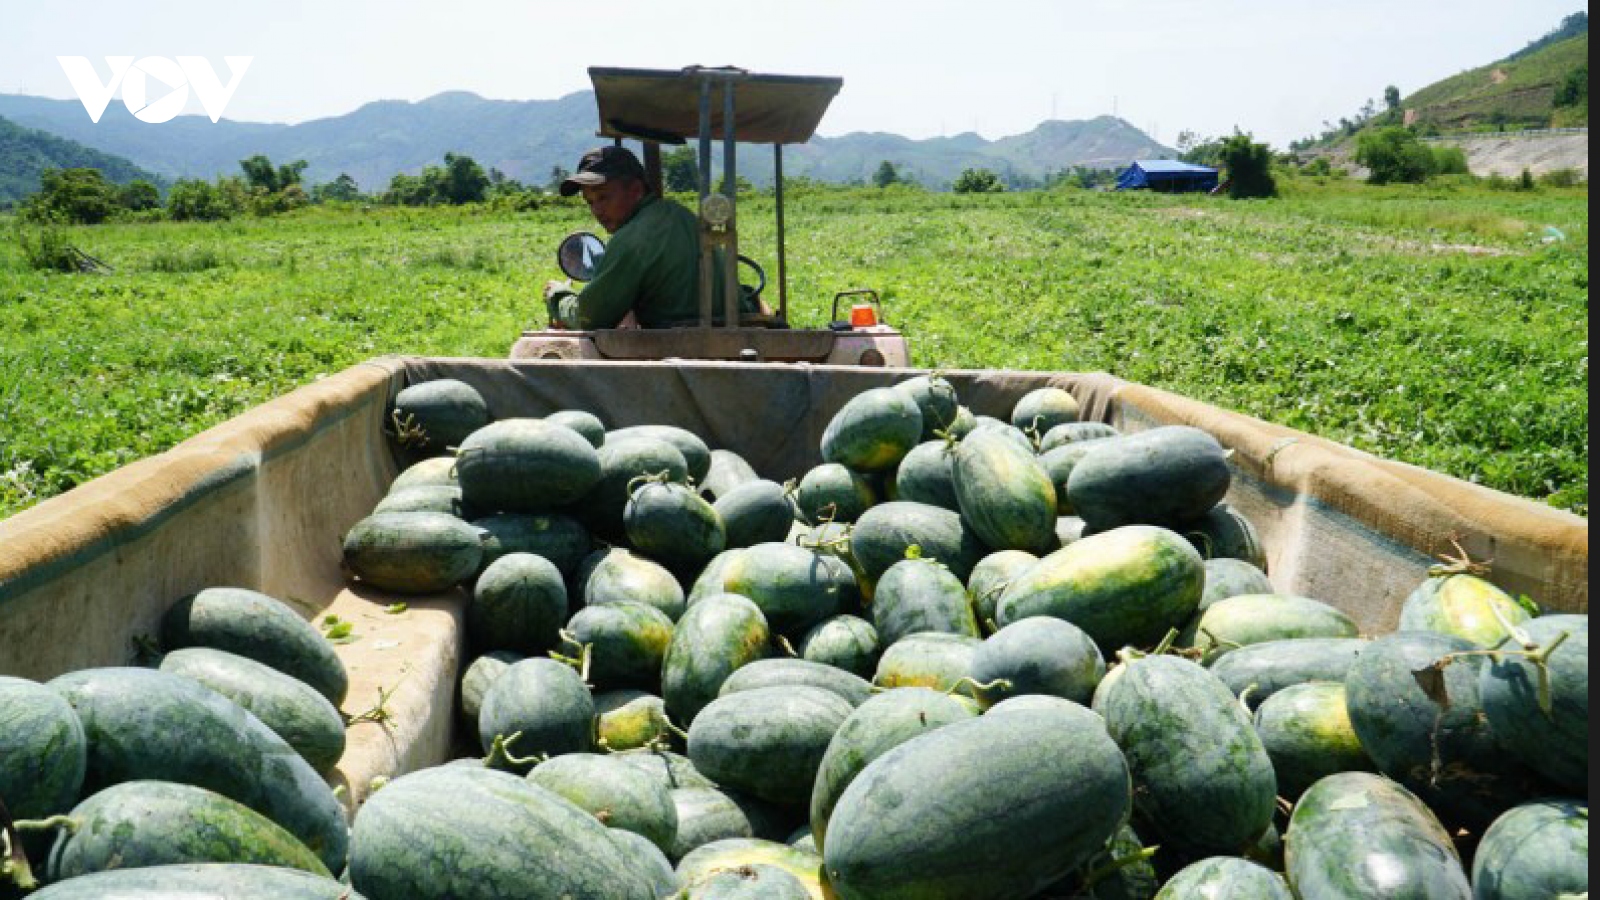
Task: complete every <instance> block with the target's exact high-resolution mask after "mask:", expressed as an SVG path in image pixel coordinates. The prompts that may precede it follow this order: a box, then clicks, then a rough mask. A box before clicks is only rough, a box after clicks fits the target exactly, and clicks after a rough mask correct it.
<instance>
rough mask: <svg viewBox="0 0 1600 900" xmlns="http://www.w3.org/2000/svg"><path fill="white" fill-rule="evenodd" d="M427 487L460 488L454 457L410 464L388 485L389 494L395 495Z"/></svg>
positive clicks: (434, 458)
mask: <svg viewBox="0 0 1600 900" xmlns="http://www.w3.org/2000/svg"><path fill="white" fill-rule="evenodd" d="M429 485H434V486H444V487H454V488H456V489H457V490H459V489H460V488H461V482H460V480H459V479H458V478H457V477H456V459H455V457H454V456H435V457H431V458H429V459H423V460H418V461H417V462H415V463H412V464H411V465H409V466H407V467H405V468H404V469H403V470H401V472H400V474H399V475H398V476H396V477H395V479H394V481H393V482H391V483H390V484H389V493H390V494H395V493H398V492H400V491H403V490H406V489H408V488H413V487H425V486H429Z"/></svg>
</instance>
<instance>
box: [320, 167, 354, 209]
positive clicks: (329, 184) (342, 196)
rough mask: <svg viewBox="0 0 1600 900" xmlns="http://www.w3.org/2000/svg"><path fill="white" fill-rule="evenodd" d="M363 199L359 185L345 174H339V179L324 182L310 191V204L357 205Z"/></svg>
mask: <svg viewBox="0 0 1600 900" xmlns="http://www.w3.org/2000/svg"><path fill="white" fill-rule="evenodd" d="M363 199H365V198H364V197H363V196H362V194H361V187H360V185H357V184H356V180H355V179H354V178H351V177H350V176H349V175H348V174H346V173H343V172H341V173H339V177H338V178H335V179H334V180H332V181H326V182H323V183H322V184H319V185H316V186H314V187H313V188H312V189H311V202H312V203H329V202H332V203H357V202H360V201H361V200H363Z"/></svg>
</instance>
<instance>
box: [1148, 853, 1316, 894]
mask: <svg viewBox="0 0 1600 900" xmlns="http://www.w3.org/2000/svg"><path fill="white" fill-rule="evenodd" d="M1222 898H1227V900H1294V895H1293V894H1291V893H1289V886H1288V885H1287V884H1285V883H1284V880H1283V876H1281V875H1279V874H1278V873H1276V872H1273V871H1272V870H1270V869H1266V868H1262V867H1261V866H1258V865H1256V864H1255V863H1253V862H1251V861H1249V860H1247V859H1238V858H1234V857H1227V856H1213V857H1211V858H1210V859H1202V860H1200V861H1199V862H1197V863H1193V864H1191V865H1189V866H1187V867H1185V868H1184V869H1183V871H1181V872H1179V873H1178V874H1176V875H1174V876H1172V879H1171V880H1170V881H1168V882H1167V883H1166V884H1165V885H1163V886H1162V888H1161V891H1160V892H1159V893H1157V894H1156V900H1222Z"/></svg>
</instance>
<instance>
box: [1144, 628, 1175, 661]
mask: <svg viewBox="0 0 1600 900" xmlns="http://www.w3.org/2000/svg"><path fill="white" fill-rule="evenodd" d="M1177 642H1178V629H1176V628H1169V629H1167V635H1166V637H1163V638H1162V639H1161V643H1159V644H1157V645H1156V648H1155V649H1154V650H1152V651H1150V655H1151V656H1161V655H1162V654H1164V653H1166V652H1167V651H1169V650H1171V649H1172V645H1173V644H1175V643H1177Z"/></svg>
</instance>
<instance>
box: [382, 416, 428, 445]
mask: <svg viewBox="0 0 1600 900" xmlns="http://www.w3.org/2000/svg"><path fill="white" fill-rule="evenodd" d="M389 419H390V420H391V421H392V422H394V431H389V430H388V429H384V431H385V433H386V434H388V436H389V437H392V438H394V442H395V443H396V444H399V445H400V446H401V447H412V446H416V447H426V446H428V432H427V430H425V429H424V428H423V427H422V426H421V425H418V424H417V417H416V416H415V415H414V414H411V413H407V414H406V417H405V418H404V419H401V418H400V410H398V409H396V410H391V411H390V412H389Z"/></svg>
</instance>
